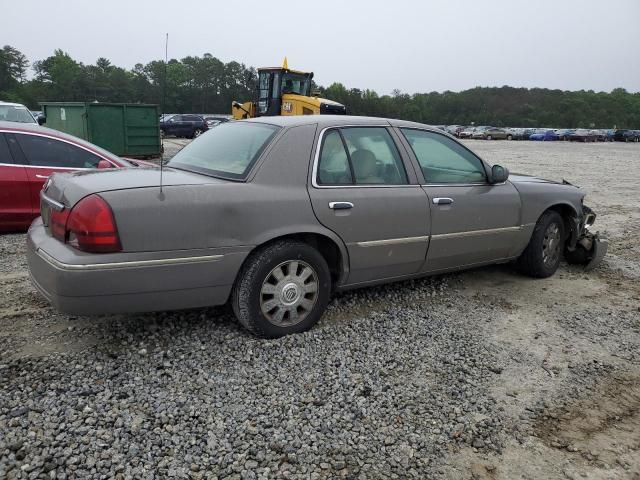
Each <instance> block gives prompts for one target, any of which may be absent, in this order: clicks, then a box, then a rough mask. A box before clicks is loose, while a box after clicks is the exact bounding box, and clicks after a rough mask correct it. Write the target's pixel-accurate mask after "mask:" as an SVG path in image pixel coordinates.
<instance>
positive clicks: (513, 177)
mask: <svg viewBox="0 0 640 480" xmlns="http://www.w3.org/2000/svg"><path fill="white" fill-rule="evenodd" d="M509 181H510V182H511V183H556V184H562V182H556V181H555V180H546V179H544V178H540V177H534V176H532V175H525V174H522V173H509Z"/></svg>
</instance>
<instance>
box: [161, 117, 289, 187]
mask: <svg viewBox="0 0 640 480" xmlns="http://www.w3.org/2000/svg"><path fill="white" fill-rule="evenodd" d="M278 130H279V127H276V126H274V125H266V124H264V123H252V122H243V121H239V122H227V123H223V124H221V125H218V126H217V127H216V128H214V129H212V130H209V131H208V132H206V133H204V134H202V135H200V137H198V138H197V139H196V140H194V141H193V142H191V143H190V144H189V145H187V146H186V147H185V148H183V149H182V150H180V152H178V153H177V154H176V156H175V157H173V158H172V159H171V161H170V162H169V163H168V164H167V165H169V166H171V167H175V168H179V169H183V170H190V171H193V172H198V173H204V174H205V175H213V176H216V177H223V178H232V179H243V178H245V177H246V176H247V174H248V173H249V170H250V169H251V167H252V166H253V164H254V163H255V161H256V160H257V159H258V158H259V157H260V154H262V152H263V151H264V149H265V148H266V147H267V145H269V142H271V140H272V139H273V137H274V136H275V135H276V133H277V132H278Z"/></svg>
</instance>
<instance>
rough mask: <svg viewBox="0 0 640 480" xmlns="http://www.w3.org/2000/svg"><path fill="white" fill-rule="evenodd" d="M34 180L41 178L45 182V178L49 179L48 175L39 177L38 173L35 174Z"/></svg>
mask: <svg viewBox="0 0 640 480" xmlns="http://www.w3.org/2000/svg"><path fill="white" fill-rule="evenodd" d="M36 178H41V179H43V180H46V179H47V178H49V175H40V174H39V173H36Z"/></svg>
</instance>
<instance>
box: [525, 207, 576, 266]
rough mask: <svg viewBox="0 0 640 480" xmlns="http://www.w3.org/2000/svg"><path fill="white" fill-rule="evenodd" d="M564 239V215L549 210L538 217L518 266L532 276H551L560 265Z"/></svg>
mask: <svg viewBox="0 0 640 480" xmlns="http://www.w3.org/2000/svg"><path fill="white" fill-rule="evenodd" d="M564 241H565V235H564V222H563V220H562V217H561V216H560V214H559V213H558V212H555V211H553V210H547V211H546V212H545V213H543V214H542V216H541V217H540V218H539V219H538V222H537V223H536V226H535V228H534V229H533V233H532V235H531V239H530V240H529V244H528V245H527V248H525V250H524V252H522V255H520V257H519V258H518V262H517V264H518V268H519V269H520V271H521V272H522V273H524V274H526V275H529V276H532V277H536V278H547V277H550V276H551V275H553V274H554V273H555V272H556V270H558V266H559V265H560V259H561V257H562V251H563V247H564Z"/></svg>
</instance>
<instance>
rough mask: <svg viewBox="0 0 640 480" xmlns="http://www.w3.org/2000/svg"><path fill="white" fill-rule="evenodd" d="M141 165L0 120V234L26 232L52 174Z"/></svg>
mask: <svg viewBox="0 0 640 480" xmlns="http://www.w3.org/2000/svg"><path fill="white" fill-rule="evenodd" d="M141 165H149V164H147V163H145V162H138V161H137V160H136V161H133V160H125V159H123V158H120V157H117V156H116V155H114V154H112V153H109V152H107V151H106V150H104V149H102V148H100V147H98V146H96V145H93V144H91V143H89V142H86V141H84V140H81V139H79V138H77V137H73V136H71V135H67V134H66V133H62V132H58V131H56V130H51V129H49V128H44V127H40V126H38V125H35V124H34V125H31V124H26V123H14V122H2V121H0V232H9V231H20V230H26V229H27V228H29V225H31V222H32V221H33V219H35V218H36V217H39V216H40V190H42V186H43V185H44V182H45V181H46V180H47V178H49V175H51V174H52V173H56V172H68V171H74V170H89V169H94V168H129V167H138V166H141Z"/></svg>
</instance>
